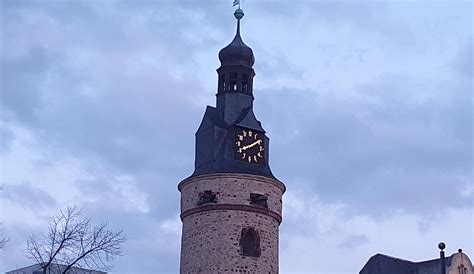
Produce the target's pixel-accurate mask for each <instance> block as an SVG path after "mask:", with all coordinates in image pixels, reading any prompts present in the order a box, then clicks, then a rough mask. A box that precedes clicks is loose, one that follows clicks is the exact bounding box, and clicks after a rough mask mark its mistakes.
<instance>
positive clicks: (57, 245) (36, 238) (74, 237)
mask: <svg viewBox="0 0 474 274" xmlns="http://www.w3.org/2000/svg"><path fill="white" fill-rule="evenodd" d="M81 214H82V211H81V210H80V209H79V208H78V207H76V206H73V207H68V208H67V210H66V211H60V212H59V214H58V215H57V216H54V217H52V218H51V219H50V222H49V229H48V233H47V234H40V235H36V234H33V235H31V236H30V237H29V238H28V240H27V250H26V256H27V257H28V258H29V259H31V260H33V261H35V262H36V263H38V264H39V265H41V267H42V269H43V273H46V271H47V270H48V269H49V268H50V267H51V266H52V264H59V263H61V264H64V265H65V266H66V267H65V269H64V270H63V273H66V272H67V271H68V270H70V269H71V268H72V267H74V266H82V265H86V266H88V267H89V268H91V266H92V268H94V269H97V270H108V269H110V268H111V266H112V265H111V261H112V260H113V258H114V257H115V256H119V255H121V254H122V249H121V246H122V244H123V243H124V242H125V241H126V237H125V236H124V234H123V230H117V231H111V230H108V229H107V223H103V224H102V225H99V226H94V227H93V226H92V224H91V219H90V218H85V217H81Z"/></svg>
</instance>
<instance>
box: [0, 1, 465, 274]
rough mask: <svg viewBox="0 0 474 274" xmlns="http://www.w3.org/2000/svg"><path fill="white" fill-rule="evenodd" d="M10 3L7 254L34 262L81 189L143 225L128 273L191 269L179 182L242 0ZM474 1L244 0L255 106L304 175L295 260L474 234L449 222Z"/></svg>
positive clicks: (325, 267) (6, 13)
mask: <svg viewBox="0 0 474 274" xmlns="http://www.w3.org/2000/svg"><path fill="white" fill-rule="evenodd" d="M1 5H2V18H1V20H2V21H1V23H2V27H1V28H2V34H3V35H4V37H8V39H4V40H5V41H2V42H4V43H2V54H1V56H0V66H1V78H2V79H1V80H2V81H0V82H1V102H0V108H1V117H0V121H1V124H0V133H1V138H0V139H1V145H0V148H1V149H0V160H1V168H2V172H0V174H1V176H0V184H2V185H3V186H4V189H3V190H2V193H1V195H2V196H1V199H2V201H1V202H2V208H1V210H2V212H1V213H2V214H1V216H2V221H3V222H4V223H5V230H6V231H7V232H8V233H9V235H10V238H11V239H12V240H11V243H10V244H9V250H8V255H7V257H5V258H6V260H5V261H2V262H0V268H1V269H5V270H6V269H8V270H10V269H11V268H14V267H12V266H15V265H25V264H27V263H28V262H26V261H25V259H24V258H23V257H22V255H21V249H22V248H23V246H24V241H25V239H26V236H27V235H29V234H31V233H32V232H35V231H44V230H45V228H46V221H47V219H48V217H49V216H52V215H54V214H55V213H56V212H57V211H58V210H59V209H61V208H64V207H66V206H67V205H71V204H78V205H80V206H81V207H83V208H84V212H85V214H87V215H89V216H92V217H93V218H94V220H96V221H99V222H100V221H103V220H107V221H108V222H109V224H110V226H111V227H114V228H120V227H123V228H124V230H125V231H126V233H127V235H128V238H129V240H128V242H127V244H126V246H125V247H124V251H125V256H123V257H121V258H119V259H118V260H117V263H116V268H115V269H116V272H117V273H130V272H136V271H141V272H142V273H155V272H163V273H170V272H176V271H178V270H177V269H178V267H179V247H180V246H179V245H180V234H179V233H180V221H179V218H178V214H179V192H178V191H177V188H176V185H177V183H178V182H179V181H180V180H181V179H183V178H185V177H187V176H188V175H190V174H191V173H192V170H193V155H194V153H193V151H194V136H193V134H194V132H195V130H196V129H197V127H198V126H199V122H200V120H201V118H202V115H203V113H204V110H205V105H207V104H209V105H214V98H215V97H214V94H215V89H216V80H217V77H216V76H217V75H216V73H215V69H216V68H217V67H218V66H219V62H218V58H217V54H218V51H219V49H220V48H222V47H224V46H225V45H227V43H229V42H230V41H231V39H232V37H233V35H234V33H235V20H234V18H233V17H232V15H231V13H232V12H233V9H232V8H231V7H230V3H225V1H205V2H200V3H195V2H189V1H178V2H175V1H159V2H149V1H134V2H133V4H132V2H109V1H98V2H97V1H76V2H74V3H59V2H47V3H46V2H44V1H7V2H2V4H1ZM470 5H471V4H470V3H465V2H456V3H449V4H447V3H441V2H440V3H429V4H427V3H424V2H419V3H405V2H403V3H402V2H391V1H380V2H360V1H359V2H351V1H349V2H347V1H346V2H329V1H318V2H308V1H301V2H294V3H293V2H292V3H287V2H284V1H275V2H273V1H272V2H270V1H263V2H261V1H258V2H252V1H248V2H245V3H244V5H243V8H244V11H245V13H246V16H245V18H244V19H243V21H242V36H243V38H244V40H245V42H246V43H247V44H248V45H249V46H251V47H252V48H253V50H254V53H255V55H256V64H255V70H256V73H257V76H256V78H255V84H254V87H255V90H254V95H255V98H256V100H255V113H256V115H257V117H258V118H259V119H260V120H261V121H262V124H263V127H264V128H265V129H266V130H267V131H268V135H269V136H270V138H271V159H270V163H271V165H272V170H273V172H274V174H276V175H277V177H278V178H279V179H281V180H282V181H284V182H285V183H286V185H287V188H288V192H287V194H285V196H284V198H283V204H284V222H283V224H282V229H281V262H282V264H281V268H282V272H283V273H290V272H295V271H296V272H298V271H299V272H304V271H306V272H308V271H312V272H315V271H318V272H319V273H334V272H335V271H338V272H341V273H343V272H347V273H354V271H357V270H358V269H360V268H361V266H362V265H363V263H364V262H365V261H366V260H367V259H368V258H369V257H370V256H371V255H373V254H375V253H378V252H384V253H388V254H390V255H394V256H400V257H403V258H406V259H414V260H415V259H430V258H431V257H430V256H431V255H430V254H432V252H431V250H429V248H426V247H427V246H435V245H436V244H437V241H439V240H440V239H443V240H445V241H446V242H448V241H449V242H450V243H451V245H452V246H454V245H456V246H462V247H463V248H464V250H466V251H467V252H469V250H472V246H466V245H469V243H472V239H467V238H469V235H470V231H471V230H472V225H469V224H468V225H464V226H461V225H459V226H457V225H456V226H455V228H452V227H448V224H460V223H463V224H465V220H467V219H469V218H470V217H469V216H470V215H469V214H468V213H469V210H471V211H472V187H471V186H472V183H473V179H472V178H473V174H472V150H473V147H472V146H473V144H472V139H473V136H472V117H473V115H472V114H473V113H472V109H473V108H472V100H471V96H472V81H471V80H472V79H471V78H472V77H471V76H472V67H473V66H472V34H471V33H472V26H470V25H471V22H470V21H471V17H472V16H471V14H470V11H471V9H470ZM33 201H34V202H33ZM34 203H38V207H39V208H41V210H36V211H35V210H33V209H32V207H33V206H34V205H35V204H34ZM440 203H442V207H441V208H439V207H438V206H434V205H439V204H440ZM434 209H436V213H433V211H434ZM466 212H467V213H466ZM20 217H21V218H20ZM471 217H472V216H471ZM439 220H444V222H443V223H442V224H440V221H439ZM468 223H469V222H468ZM303 224H304V225H303ZM446 231H448V232H449V233H446ZM466 235H467V236H466ZM400 239H404V240H406V241H409V242H410V243H412V246H416V247H413V248H412V249H410V250H407V249H406V243H403V241H400ZM466 239H467V240H466ZM469 240H470V241H469ZM314 247H317V248H314ZM421 247H423V248H421ZM2 255H3V254H2ZM341 256H342V257H345V258H349V259H348V260H347V262H345V263H344V264H343V265H339V264H337V267H336V266H335V262H339V260H338V258H340V257H341ZM314 258H318V260H319V261H320V262H321V263H320V264H318V268H317V269H314V264H313V263H312V262H314ZM137 260H139V261H140V262H141V263H140V265H139V266H137V265H136V263H134V262H136V261H137ZM309 262H311V264H309ZM137 267H138V268H137ZM132 268H133V270H132ZM336 268H337V269H336Z"/></svg>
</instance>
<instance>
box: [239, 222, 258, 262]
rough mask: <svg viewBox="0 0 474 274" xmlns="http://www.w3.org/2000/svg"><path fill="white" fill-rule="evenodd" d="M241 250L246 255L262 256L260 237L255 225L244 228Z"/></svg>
mask: <svg viewBox="0 0 474 274" xmlns="http://www.w3.org/2000/svg"><path fill="white" fill-rule="evenodd" d="M240 250H241V253H242V255H244V256H250V257H260V237H259V236H258V232H257V231H256V230H255V229H254V228H253V227H249V228H243V229H242V233H241V237H240Z"/></svg>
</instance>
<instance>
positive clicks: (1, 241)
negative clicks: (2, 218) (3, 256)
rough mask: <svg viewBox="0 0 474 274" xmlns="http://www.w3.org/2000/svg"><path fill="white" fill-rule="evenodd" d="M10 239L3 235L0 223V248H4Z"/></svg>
mask: <svg viewBox="0 0 474 274" xmlns="http://www.w3.org/2000/svg"><path fill="white" fill-rule="evenodd" d="M9 241H10V239H9V238H8V237H7V236H5V235H3V231H2V230H1V224H0V250H1V249H4V248H5V246H6V245H7V243H8V242H9Z"/></svg>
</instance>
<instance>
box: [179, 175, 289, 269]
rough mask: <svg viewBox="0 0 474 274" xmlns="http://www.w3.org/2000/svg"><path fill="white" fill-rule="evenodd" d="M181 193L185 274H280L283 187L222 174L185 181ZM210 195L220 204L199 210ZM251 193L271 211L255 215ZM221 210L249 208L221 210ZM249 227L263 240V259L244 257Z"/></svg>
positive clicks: (259, 179)
mask: <svg viewBox="0 0 474 274" xmlns="http://www.w3.org/2000/svg"><path fill="white" fill-rule="evenodd" d="M179 188H180V191H181V213H182V217H183V218H182V221H183V233H182V244H181V270H180V271H181V273H186V274H187V273H236V272H237V273H278V235H279V220H278V218H275V216H281V208H282V203H281V198H282V195H283V192H284V185H283V184H282V183H281V182H279V181H277V180H273V179H270V178H265V177H261V176H253V175H244V174H218V175H208V176H197V177H193V178H191V179H187V180H184V181H183V182H181V183H180V185H179ZM206 190H211V191H213V192H214V193H215V194H216V197H217V203H211V204H207V205H203V206H198V205H197V204H198V201H199V193H202V192H204V191H206ZM250 193H258V194H262V195H265V196H267V197H268V200H267V203H268V210H267V209H264V210H262V209H259V212H254V211H252V207H253V205H251V204H250V201H251V200H250ZM220 205H244V206H245V207H243V208H240V207H238V208H239V209H218V208H219V206H220ZM255 207H256V206H255ZM209 209H211V210H209ZM249 209H250V210H249ZM190 210H191V211H190ZM202 210H204V211H202ZM267 211H268V212H267ZM190 212H192V213H190ZM272 212H273V213H272ZM268 213H272V214H273V215H272V214H270V215H269V214H268ZM249 227H253V228H254V229H255V230H257V232H258V234H259V237H260V250H261V254H260V256H259V257H250V256H243V255H242V253H241V248H240V237H241V232H242V229H243V228H249Z"/></svg>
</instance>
